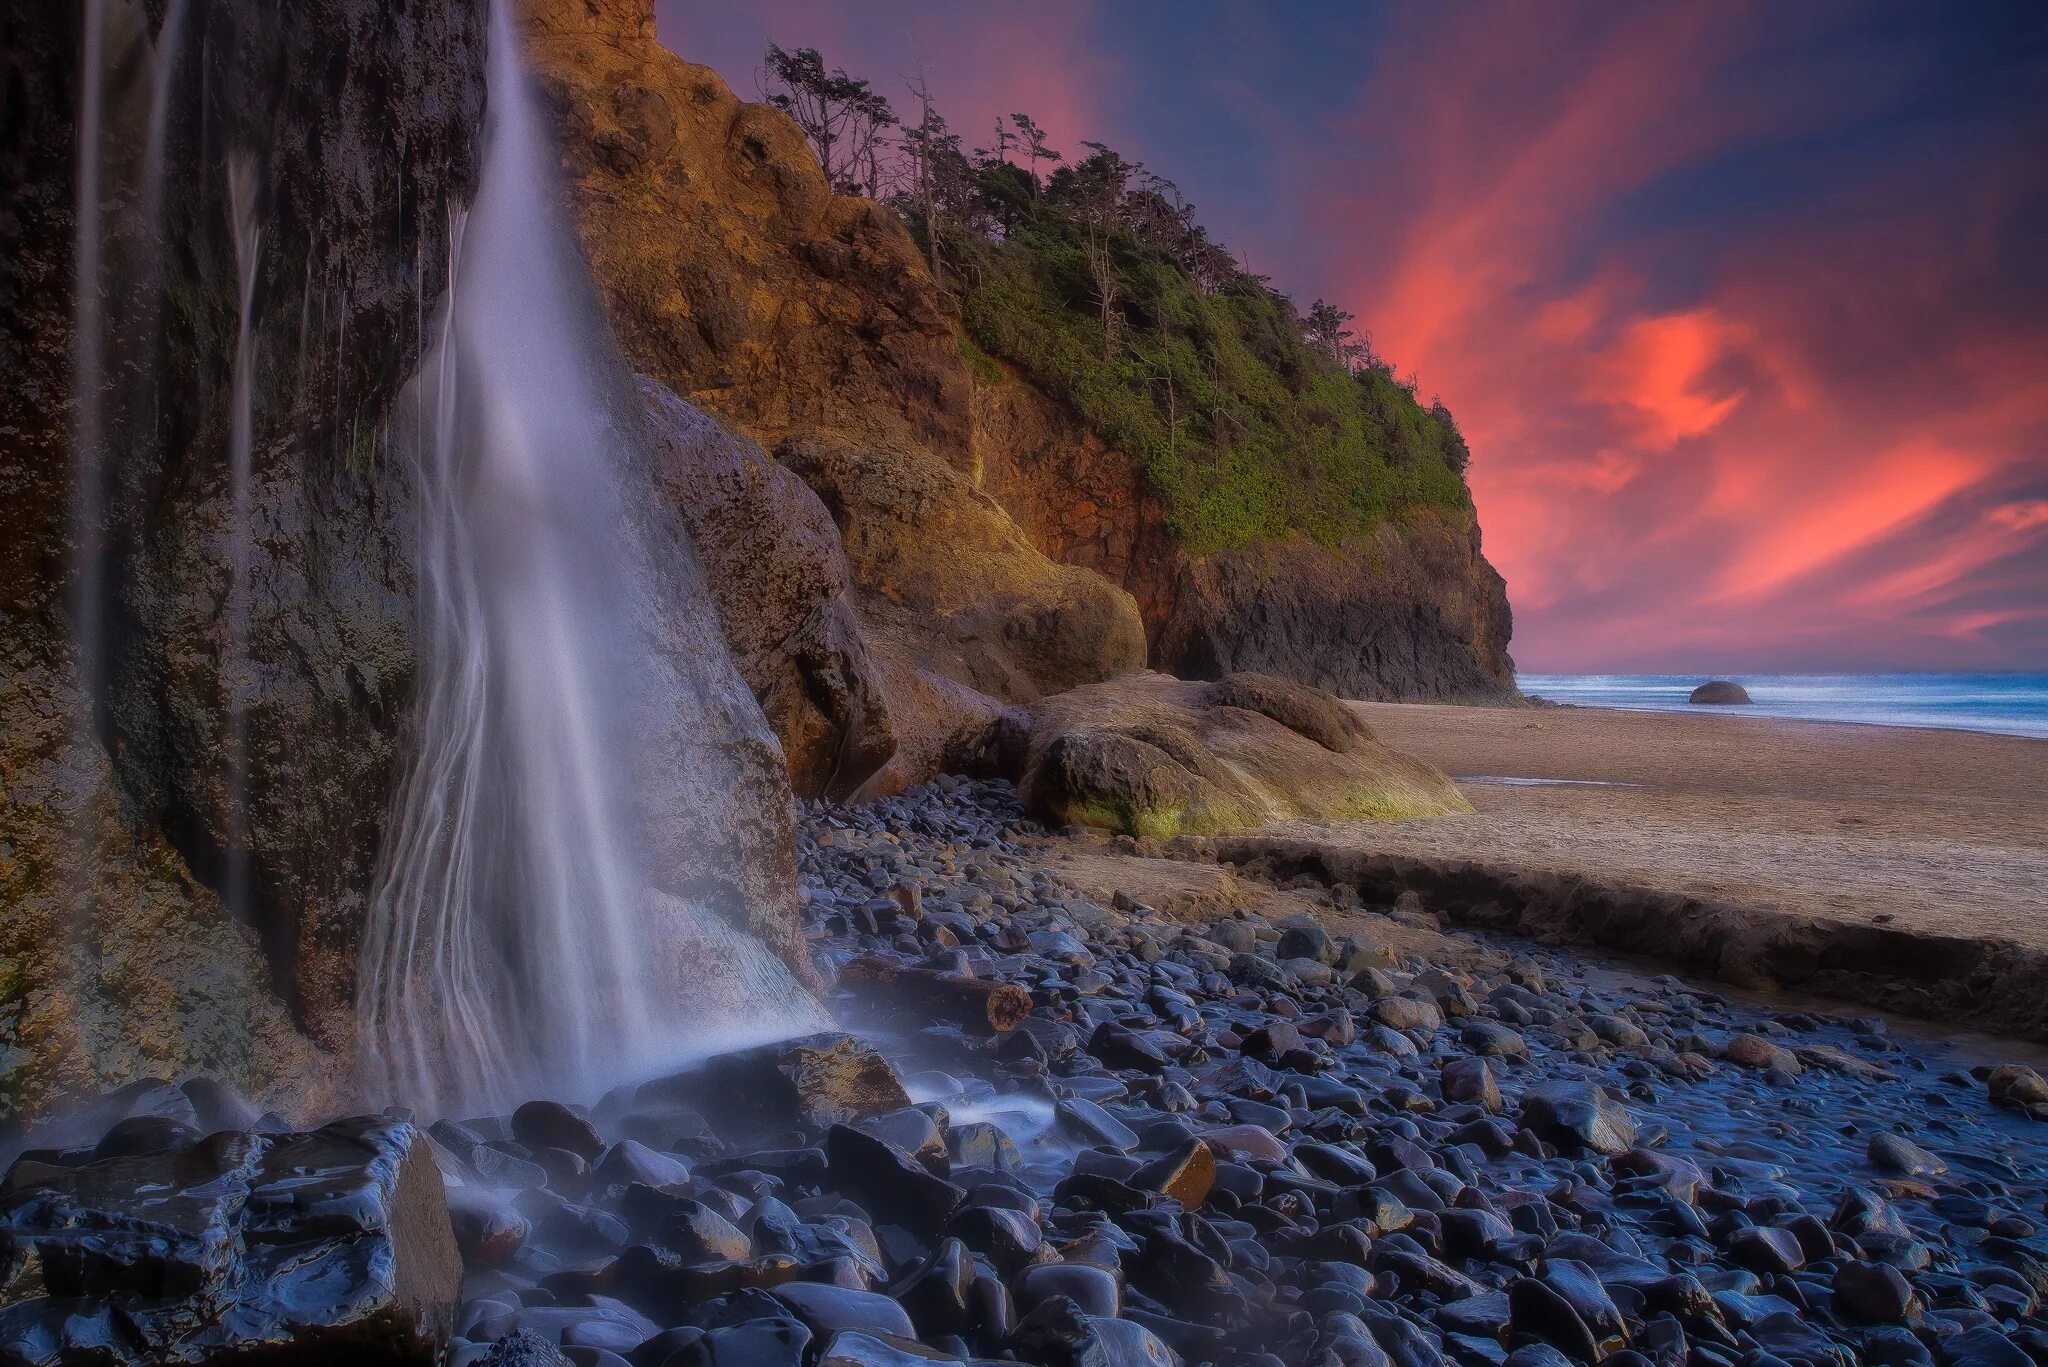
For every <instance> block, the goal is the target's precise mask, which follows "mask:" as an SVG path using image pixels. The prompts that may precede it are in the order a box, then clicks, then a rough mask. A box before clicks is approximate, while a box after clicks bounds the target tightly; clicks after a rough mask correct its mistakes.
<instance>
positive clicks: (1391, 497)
mask: <svg viewBox="0 0 2048 1367" xmlns="http://www.w3.org/2000/svg"><path fill="white" fill-rule="evenodd" d="M1080 238H1081V232H1080V230H1079V229H1078V227H1077V225H1076V224H1074V223H1073V221H1072V220H1071V219H1070V218H1069V217H1068V216H1066V215H1064V214H1062V213H1060V212H1058V211H1057V210H1056V209H1053V208H1052V207H1051V206H1046V205H1041V206H1040V210H1039V212H1038V213H1037V214H1036V215H1035V216H1034V218H1033V219H1032V221H1031V222H1030V223H1028V224H1026V225H1023V226H1021V227H1020V228H1019V229H1018V230H1017V231H1016V232H1015V233H1014V234H1012V235H1011V236H1010V237H1008V238H1007V239H1004V240H1002V241H997V242H989V241H986V240H982V241H974V240H972V239H967V238H965V237H964V235H963V237H962V240H961V241H960V243H959V246H960V248H961V249H962V256H963V258H964V267H965V268H964V269H963V270H961V271H960V272H959V273H958V274H959V275H960V277H961V278H962V279H964V280H967V281H971V282H973V283H971V284H968V285H966V286H965V287H964V288H962V289H961V291H960V294H961V308H962V311H963V314H964V316H965V318H966V322H967V326H968V329H969V331H970V332H971V334H972V335H973V338H974V341H975V342H976V343H977V344H978V345H979V346H980V347H981V348H982V349H983V350H985V351H987V352H988V353H990V354H991V355H994V356H998V357H1001V358H1002V359H1004V360H1006V361H1008V362H1010V363H1011V364H1012V365H1014V366H1016V367H1017V368H1018V369H1019V370H1021V371H1022V372H1023V373H1024V374H1026V375H1027V376H1029V377H1030V378H1031V380H1032V381H1033V382H1035V383H1036V384H1037V385H1038V386H1039V387H1041V388H1042V389H1044V390H1046V391H1047V392H1048V393H1051V394H1053V395H1055V396H1056V397H1058V398H1060V399H1062V400H1064V401H1066V402H1067V403H1068V404H1069V405H1071V406H1072V408H1073V409H1074V411H1075V412H1077V413H1078V414H1080V416H1081V417H1082V419H1083V420H1084V421H1085V422H1087V423H1088V425H1089V426H1090V427H1092V428H1094V429H1095V430H1096V431H1097V432H1099V433H1100V434H1101V435H1102V436H1103V438H1104V439H1105V440H1107V441H1108V442H1110V443H1111V444H1112V445H1115V446H1117V447H1120V448H1121V449H1123V450H1125V451H1128V452H1129V453H1130V454H1131V455H1132V456H1134V457H1135V458H1137V460H1138V461H1139V462H1140V463H1141V466H1142V468H1143V469H1144V472H1145V475H1146V478H1147V479H1148V480H1149V481H1150V482H1151V484H1152V485H1153V487H1154V488H1155V489H1156V490H1157V491H1158V493H1159V495H1160V497H1161V499H1162V500H1163V502H1164V503H1165V505H1166V508H1167V512H1168V517H1169V520H1170V521H1171V523H1172V525H1173V528H1174V530H1175V531H1176V532H1177V533H1178V534H1179V535H1180V536H1181V538H1182V539H1183V540H1184V541H1186V542H1187V544H1188V546H1189V548H1190V549H1191V550H1194V551H1196V552H1198V553H1201V552H1208V551H1214V550H1220V549H1225V548H1228V547H1232V546H1240V545H1243V544H1244V543H1246V542H1248V541H1251V540H1253V539H1256V538H1259V537H1267V536H1282V535H1285V534H1286V533H1287V532H1289V531H1295V530H1298V531H1302V532H1306V533H1307V534H1309V535H1311V536H1313V537H1315V538H1316V539H1317V540H1319V541H1322V542H1324V543H1326V544H1334V543H1336V542H1338V541H1341V540H1343V539H1344V538H1345V537H1347V536H1350V535H1352V534H1354V533H1357V532H1359V531H1363V530H1366V529H1369V528H1370V527H1372V526H1373V525H1375V524H1376V523H1377V522H1379V521H1380V520H1381V519H1382V518H1384V517H1386V516H1388V515H1389V514H1392V513H1396V512H1400V511H1403V510H1405V509H1408V508H1413V507H1431V508H1442V509H1450V510H1454V511H1456V512H1458V513H1460V514H1468V513H1469V510H1470V507H1471V503H1470V498H1469V495H1468V494H1467V492H1466V489H1465V482H1464V478H1463V476H1462V474H1461V473H1460V472H1461V471H1462V469H1463V468H1464V463H1465V444H1464V440H1463V438H1462V437H1460V436H1459V434H1458V430H1457V427H1456V426H1455V424H1453V423H1452V421H1451V419H1450V415H1449V414H1448V413H1447V412H1444V411H1443V410H1442V409H1441V408H1438V409H1436V410H1434V411H1431V410H1427V409H1424V408H1423V407H1422V406H1421V405H1419V404H1418V403H1416V401H1415V398H1414V396H1413V395H1412V394H1410V393H1409V392H1408V391H1407V390H1405V389H1403V388H1402V387H1401V386H1400V385H1399V384H1398V383H1396V382H1395V380H1394V379H1393V378H1392V377H1390V376H1388V375H1387V374H1385V373H1384V372H1383V371H1382V370H1381V369H1379V368H1377V367H1373V366H1361V367H1359V368H1358V369H1357V370H1356V371H1351V370H1349V369H1348V368H1347V367H1346V366H1345V365H1344V364H1343V363H1342V362H1341V361H1340V360H1339V359H1336V358H1332V357H1330V356H1329V355H1327V354H1326V353H1324V352H1322V351H1321V350H1319V349H1317V348H1315V347H1312V346H1310V345H1309V344H1307V343H1306V342H1304V341H1303V339H1302V337H1301V330H1300V323H1299V320H1298V318H1297V317H1296V314H1295V311H1294V309H1293V307H1292V305H1291V304H1290V303H1289V302H1288V300H1287V299H1286V298H1285V297H1283V296H1281V295H1279V294H1276V293H1274V292H1273V291H1271V290H1269V289H1267V288H1265V286H1264V285H1262V284H1261V283H1259V282H1258V281H1255V280H1252V279H1250V278H1248V277H1244V276H1239V277H1238V278H1237V279H1235V280H1232V281H1230V282H1228V283H1226V284H1225V285H1223V286H1222V287H1221V288H1220V289H1217V290H1216V291H1215V292H1213V293H1210V292H1205V291H1204V290H1203V289H1202V288H1201V287H1200V286H1199V285H1198V284H1197V283H1196V281H1195V280H1194V279H1193V278H1192V277H1191V276H1190V274H1189V273H1188V272H1187V271H1186V270H1185V269H1183V268H1182V267H1181V266H1180V265H1179V264H1178V263H1176V262H1174V261H1173V260H1171V259H1170V258H1168V257H1167V256H1166V255H1165V254H1164V253H1163V252H1160V251H1159V250H1157V249H1154V248H1149V247H1147V246H1146V245H1145V244H1144V243H1143V242H1140V241H1138V240H1136V239H1135V238H1131V237H1122V238H1120V239H1116V240H1113V241H1112V245H1111V249H1110V250H1111V256H1112V269H1113V270H1114V272H1115V276H1116V302H1115V311H1114V316H1113V321H1112V324H1111V331H1112V334H1113V336H1112V343H1111V345H1110V346H1109V347H1108V348H1106V349H1105V347H1104V346H1103V341H1102V330H1103V329H1102V323H1101V318H1100V311H1099V309H1098V308H1097V307H1096V305H1095V302H1094V298H1095V292H1094V286H1093V283H1092V280H1091V276H1090V272H1089V268H1088V264H1087V261H1086V253H1085V246H1084V244H1083V242H1082V241H1081V240H1080ZM1105 350H1106V353H1107V354H1105Z"/></svg>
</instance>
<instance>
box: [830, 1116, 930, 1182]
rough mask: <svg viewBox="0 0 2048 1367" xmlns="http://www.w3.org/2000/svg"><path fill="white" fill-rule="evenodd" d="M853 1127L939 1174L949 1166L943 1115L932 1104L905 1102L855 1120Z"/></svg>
mask: <svg viewBox="0 0 2048 1367" xmlns="http://www.w3.org/2000/svg"><path fill="white" fill-rule="evenodd" d="M935 1112H936V1113H935ZM853 1128H854V1129H856V1130H859V1131H860V1132H861V1133H862V1134H866V1135H871V1136H873V1137H874V1138H876V1139H879V1140H881V1141H882V1142H884V1143H885V1144H888V1145H890V1146H891V1147H892V1148H896V1149H900V1150H902V1151H903V1152H904V1153H907V1154H909V1155H910V1156H911V1157H912V1158H915V1159H916V1160H917V1161H918V1162H919V1163H922V1164H923V1165H924V1166H925V1167H927V1168H929V1169H930V1170H931V1171H932V1172H934V1173H937V1174H938V1175H939V1176H941V1177H944V1176H945V1175H946V1172H947V1170H948V1169H949V1168H950V1167H951V1166H952V1161H953V1160H952V1156H951V1153H950V1150H949V1148H948V1145H947V1133H946V1129H947V1119H946V1115H945V1112H944V1111H941V1110H937V1108H935V1107H923V1106H905V1107H904V1108H903V1109H901V1110H897V1111H891V1112H889V1113H888V1114H887V1115H877V1116H870V1117H868V1118H867V1119H864V1120H856V1121H854V1122H853Z"/></svg>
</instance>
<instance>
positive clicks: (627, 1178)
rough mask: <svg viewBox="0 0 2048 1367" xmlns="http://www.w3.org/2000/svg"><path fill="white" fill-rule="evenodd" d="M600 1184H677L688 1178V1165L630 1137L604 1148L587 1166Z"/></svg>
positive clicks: (654, 1185)
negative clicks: (594, 1160)
mask: <svg viewBox="0 0 2048 1367" xmlns="http://www.w3.org/2000/svg"><path fill="white" fill-rule="evenodd" d="M590 1175H591V1178H592V1179H593V1180H594V1181H596V1182H597V1183H598V1184H599V1185H600V1186H625V1185H626V1184H627V1183H630V1182H639V1183H641V1184H642V1185H644V1186H650V1187H671V1186H681V1185H683V1184H684V1183H686V1182H688V1181H689V1180H690V1165H689V1164H688V1163H685V1162H684V1161H683V1160H682V1159H680V1158H678V1157H676V1156H675V1155H674V1154H668V1153H657V1152H655V1151H654V1150H653V1149H650V1148H648V1147H647V1146H646V1145H645V1144H642V1143H640V1142H639V1141H638V1140H634V1139H622V1140H620V1141H619V1142H618V1143H616V1144H614V1145H612V1146H611V1147H610V1148H608V1149H606V1150H605V1151H604V1153H603V1155H602V1156H601V1157H600V1158H599V1159H598V1160H597V1162H596V1163H595V1164H594V1165H593V1166H592V1167H591V1169H590Z"/></svg>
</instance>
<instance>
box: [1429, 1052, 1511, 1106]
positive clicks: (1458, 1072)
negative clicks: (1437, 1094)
mask: <svg viewBox="0 0 2048 1367" xmlns="http://www.w3.org/2000/svg"><path fill="white" fill-rule="evenodd" d="M1438 1082H1439V1084H1440V1085H1441V1087H1442V1089H1443V1094H1444V1100H1445V1101H1448V1102H1452V1103H1454V1104H1464V1105H1471V1106H1477V1107H1479V1108H1480V1109H1482V1110H1485V1111H1489V1112H1498V1111H1500V1110H1501V1109H1502V1108H1503V1107H1505V1106H1506V1105H1507V1102H1506V1101H1505V1100H1503V1099H1502V1097H1501V1093H1500V1083H1499V1082H1497V1081H1496V1080H1495V1079H1494V1076H1493V1069H1492V1067H1491V1066H1490V1065H1488V1063H1487V1061H1486V1060H1485V1059H1484V1058H1457V1059H1446V1060H1445V1061H1444V1066H1443V1070H1442V1072H1441V1073H1440V1074H1439V1076H1438Z"/></svg>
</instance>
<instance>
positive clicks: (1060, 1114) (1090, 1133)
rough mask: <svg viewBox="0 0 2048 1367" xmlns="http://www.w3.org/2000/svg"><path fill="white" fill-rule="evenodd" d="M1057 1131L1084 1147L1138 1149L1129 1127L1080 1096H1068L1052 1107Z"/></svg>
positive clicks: (1136, 1137) (1135, 1136)
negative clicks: (1085, 1145) (1089, 1145)
mask: <svg viewBox="0 0 2048 1367" xmlns="http://www.w3.org/2000/svg"><path fill="white" fill-rule="evenodd" d="M1054 1114H1055V1116H1056V1117H1057V1123H1058V1126H1059V1128H1060V1129H1061V1130H1062V1131H1063V1132H1065V1133H1066V1134H1069V1135H1071V1136H1072V1137H1073V1138H1075V1139H1077V1140H1079V1141H1080V1142H1082V1143H1084V1144H1099V1145H1102V1146H1103V1147H1105V1148H1111V1149H1119V1150H1128V1149H1135V1148H1136V1147H1138V1136H1137V1135H1136V1134H1134V1133H1132V1131H1131V1127H1130V1126H1128V1125H1126V1124H1124V1123H1123V1122H1122V1121H1121V1120H1118V1119H1117V1118H1116V1117H1115V1116H1113V1115H1111V1114H1110V1113H1109V1112H1108V1111H1105V1110H1103V1109H1102V1107H1100V1106H1098V1105H1096V1104H1095V1103H1094V1102H1092V1101H1088V1100H1085V1099H1083V1098H1081V1097H1069V1098H1067V1099H1066V1100H1065V1101H1062V1102H1060V1103H1059V1104H1058V1106H1056V1107H1055V1108H1054Z"/></svg>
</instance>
